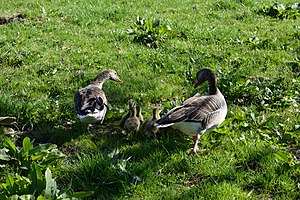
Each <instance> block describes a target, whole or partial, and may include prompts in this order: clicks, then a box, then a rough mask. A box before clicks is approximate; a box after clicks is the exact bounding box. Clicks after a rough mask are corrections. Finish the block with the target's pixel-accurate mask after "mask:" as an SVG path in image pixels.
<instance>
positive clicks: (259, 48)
mask: <svg viewBox="0 0 300 200" xmlns="http://www.w3.org/2000/svg"><path fill="white" fill-rule="evenodd" d="M274 3H275V1H271V0H264V1H248V0H240V1H236V0H218V1H202V2H199V1H193V0H191V1H121V0H117V1H114V2H111V1H96V0H91V1H82V2H75V1H63V0H59V1H55V2H53V1H39V2H36V1H31V0H29V1H14V2H11V1H7V2H1V3H0V17H1V18H0V22H1V23H2V22H3V23H2V24H1V25H0V69H1V75H0V95H1V98H0V112H1V116H6V115H11V116H16V117H17V121H18V122H17V124H16V125H15V126H13V128H14V129H15V130H16V131H17V133H19V134H18V136H17V138H16V143H17V144H18V141H19V140H20V139H22V138H24V137H25V136H29V137H30V138H31V139H34V140H35V142H37V143H46V142H50V143H53V144H57V145H58V147H59V149H60V150H61V151H62V152H64V153H65V154H66V157H65V158H64V160H62V161H61V162H59V164H58V166H56V167H55V172H53V176H54V177H56V181H57V183H58V185H59V186H60V187H62V188H68V187H69V186H70V190H69V191H68V192H69V193H70V194H72V193H73V192H80V191H93V192H94V194H93V195H92V196H89V197H87V199H141V198H143V199H233V198H236V199H299V198H300V196H299V193H300V191H299V190H300V189H299V176H300V168H299V159H300V158H299V139H300V135H299V133H300V132H299V124H300V117H299V100H300V99H299V92H300V78H299V74H300V68H299V66H300V61H299V52H300V42H299V39H300V28H299V18H297V17H298V16H299V15H298V14H299V11H293V12H291V17H289V14H290V10H288V9H285V10H284V11H280V13H279V14H278V15H276V13H275V14H274V13H271V11H270V10H271V9H274V8H275V4H274ZM279 3H280V4H283V5H285V8H289V7H290V6H291V5H293V3H295V2H294V1H290V0H282V1H281V2H279ZM17 13H19V15H17ZM138 16H139V17H140V18H143V19H145V20H148V21H149V22H150V23H152V22H155V20H157V19H159V20H160V25H161V26H160V27H170V28H171V30H170V32H168V33H166V34H165V35H160V33H159V32H155V31H156V30H154V29H151V28H149V27H148V29H147V30H146V31H150V32H147V33H148V34H154V33H155V34H157V35H153V36H155V37H154V38H155V39H157V45H158V46H157V48H151V47H148V46H147V45H144V44H145V43H143V41H140V42H139V41H138V42H136V41H135V40H134V37H135V36H136V35H139V34H140V35H142V34H144V32H142V31H141V29H136V33H135V35H130V34H128V32H127V30H128V29H132V30H133V29H134V28H135V23H136V20H137V17H138ZM146 28H147V27H146ZM161 30H162V29H161ZM151 31H152V32H151ZM142 38H143V37H141V38H140V40H142ZM204 67H207V68H211V69H213V70H214V71H215V72H216V74H217V76H218V85H219V88H220V90H221V91H222V93H223V94H224V96H225V97H226V99H227V103H228V107H229V112H228V115H227V120H226V121H225V123H224V124H223V125H222V126H221V127H220V128H218V129H216V130H215V131H213V132H211V133H208V134H206V135H203V136H202V137H201V141H200V146H201V147H202V149H201V156H199V157H196V158H194V157H187V156H186V155H187V153H188V151H189V147H190V146H191V145H192V141H191V138H190V137H188V136H185V135H182V134H180V133H178V132H177V131H173V130H164V131H161V132H160V133H159V134H158V136H157V138H155V139H149V138H146V137H145V136H143V134H142V133H138V134H137V135H133V134H125V133H123V132H122V131H121V130H120V129H118V128H117V124H118V121H119V120H120V119H121V116H122V115H123V114H124V113H125V112H126V108H127V105H126V103H127V101H128V99H130V98H133V99H135V100H137V102H138V103H139V104H140V105H141V106H142V108H143V114H144V117H145V118H146V117H148V116H149V115H150V114H151V108H152V106H154V105H155V104H156V103H163V106H164V111H163V112H162V114H164V113H165V112H166V111H167V109H170V108H172V107H174V106H175V105H178V104H180V103H181V102H182V101H183V100H184V99H186V98H188V97H190V96H192V95H194V94H195V93H197V92H200V93H201V94H205V93H206V91H207V85H206V84H204V85H203V86H201V87H200V88H198V89H193V87H192V84H193V82H194V79H195V74H196V72H197V70H199V69H201V68H204ZM109 68H112V69H115V70H116V71H117V72H118V74H119V75H120V77H121V79H122V83H120V84H117V83H112V82H107V83H105V85H104V89H105V92H106V94H107V96H108V98H109V99H110V105H109V106H110V110H109V112H108V113H107V117H106V119H105V123H104V124H103V125H102V126H96V127H94V128H93V129H92V130H91V131H90V132H87V131H86V129H85V128H84V127H83V126H82V124H81V123H80V122H79V120H78V119H77V116H76V115H75V113H74V112H73V96H74V93H75V91H76V90H77V89H78V88H80V87H82V86H85V85H86V84H88V83H89V81H90V80H92V79H93V78H94V77H95V76H96V75H97V74H98V73H99V72H100V71H102V70H105V69H109ZM0 180H1V181H3V180H4V179H3V178H1V179H0Z"/></svg>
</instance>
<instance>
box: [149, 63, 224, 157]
mask: <svg viewBox="0 0 300 200" xmlns="http://www.w3.org/2000/svg"><path fill="white" fill-rule="evenodd" d="M205 81H208V85H209V92H208V95H207V96H200V95H195V96H193V97H191V98H189V99H187V100H186V101H184V102H183V103H182V104H181V105H180V106H177V107H175V108H173V109H172V110H170V111H169V112H168V113H167V114H166V115H165V116H164V117H163V118H161V119H160V120H158V121H157V122H156V123H155V126H156V127H158V128H163V127H168V126H171V127H173V128H175V129H178V130H180V131H181V132H183V133H184V134H186V135H191V136H193V139H194V146H193V148H192V151H191V153H190V154H189V155H192V154H193V155H196V154H197V150H198V142H199V139H200V136H201V135H202V134H204V133H206V132H209V131H211V130H213V129H214V128H216V127H217V126H219V125H220V124H221V123H222V122H223V121H224V120H225V117H226V114H227V105H226V101H225V98H224V96H223V95H222V93H221V92H220V90H219V89H218V88H217V78H216V76H215V74H214V73H213V72H212V71H211V70H210V69H206V68H205V69H202V70H200V71H198V72H197V75H196V83H195V86H194V87H195V88H196V87H198V86H199V85H200V84H202V83H203V82H205Z"/></svg>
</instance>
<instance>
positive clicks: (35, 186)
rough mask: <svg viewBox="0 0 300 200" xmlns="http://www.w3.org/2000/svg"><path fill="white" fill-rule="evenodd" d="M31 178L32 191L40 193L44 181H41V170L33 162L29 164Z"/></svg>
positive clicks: (43, 186)
mask: <svg viewBox="0 0 300 200" xmlns="http://www.w3.org/2000/svg"><path fill="white" fill-rule="evenodd" d="M31 180H32V183H31V188H32V191H35V192H36V193H37V194H40V193H41V192H42V191H43V190H44V188H45V183H44V181H43V174H42V170H41V168H40V167H39V166H38V165H37V164H36V163H35V162H33V163H32V166H31Z"/></svg>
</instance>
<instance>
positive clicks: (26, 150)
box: [23, 137, 33, 153]
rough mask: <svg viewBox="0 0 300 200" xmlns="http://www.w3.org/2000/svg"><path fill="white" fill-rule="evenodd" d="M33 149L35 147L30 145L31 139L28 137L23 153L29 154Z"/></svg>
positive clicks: (25, 139) (24, 142) (24, 143)
mask: <svg viewBox="0 0 300 200" xmlns="http://www.w3.org/2000/svg"><path fill="white" fill-rule="evenodd" d="M32 148H33V145H32V144H31V143H30V138H29V137H26V138H24V140H23V151H24V152H27V153H28V152H29V151H30V150H31V149H32Z"/></svg>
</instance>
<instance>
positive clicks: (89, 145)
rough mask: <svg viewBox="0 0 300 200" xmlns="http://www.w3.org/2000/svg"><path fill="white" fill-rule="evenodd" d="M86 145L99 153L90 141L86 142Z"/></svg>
mask: <svg viewBox="0 0 300 200" xmlns="http://www.w3.org/2000/svg"><path fill="white" fill-rule="evenodd" d="M86 145H87V146H88V147H89V148H90V149H92V150H93V151H95V152H98V151H99V149H98V147H97V145H96V144H95V143H94V142H93V141H92V140H86Z"/></svg>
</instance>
